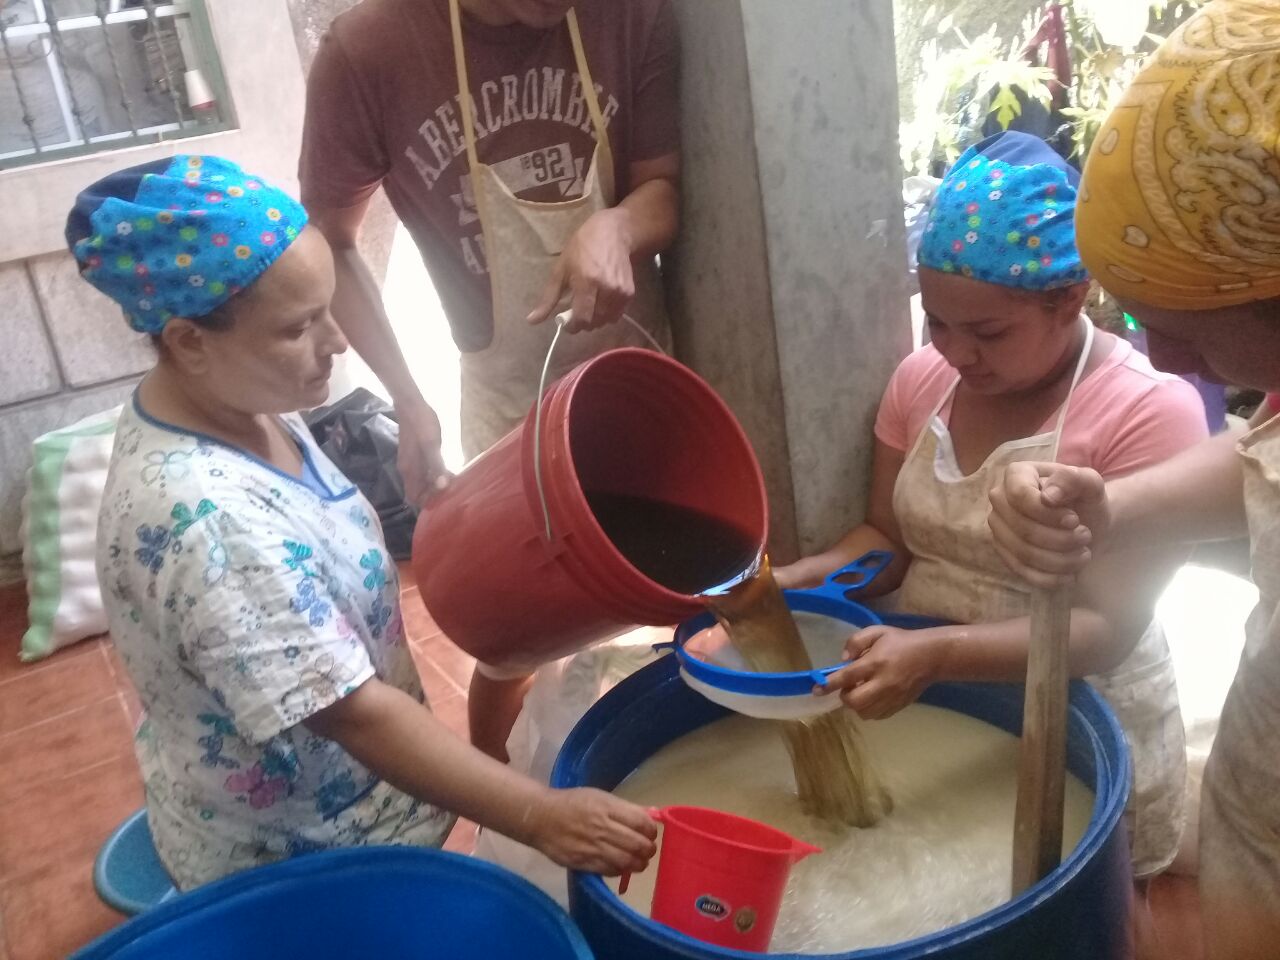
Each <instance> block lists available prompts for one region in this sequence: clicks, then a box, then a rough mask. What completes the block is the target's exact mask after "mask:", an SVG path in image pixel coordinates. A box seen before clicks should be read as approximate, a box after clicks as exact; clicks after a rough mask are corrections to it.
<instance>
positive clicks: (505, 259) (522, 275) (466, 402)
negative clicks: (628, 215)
mask: <svg viewBox="0 0 1280 960" xmlns="http://www.w3.org/2000/svg"><path fill="white" fill-rule="evenodd" d="M449 13H450V18H451V20H452V26H453V53H454V60H455V61H456V63H457V69H458V88H459V89H460V90H463V91H466V90H470V86H469V85H468V82H467V64H466V57H465V55H464V52H463V46H462V19H461V14H460V13H459V10H458V0H449ZM568 26H569V37H570V39H571V41H572V43H573V55H574V58H575V59H576V61H577V65H578V74H579V76H581V78H582V84H583V87H584V89H585V90H586V91H587V97H586V100H587V107H588V109H589V110H590V113H591V122H592V124H593V125H594V127H595V134H596V149H595V153H594V155H593V156H592V158H591V166H590V168H589V169H588V170H587V173H586V175H585V177H584V180H583V184H584V186H583V191H582V196H580V197H578V198H577V199H574V200H568V201H565V202H563V203H534V202H532V201H528V200H521V199H520V198H519V197H517V196H515V195H514V194H513V193H512V192H511V191H510V190H509V189H508V188H507V186H506V184H505V183H503V181H502V179H501V178H500V177H499V175H498V173H497V171H495V170H494V169H493V168H492V167H490V166H488V165H486V164H483V163H481V162H480V160H479V158H478V155H477V153H476V134H475V122H474V119H473V117H472V113H471V110H463V111H462V120H463V132H464V134H465V135H466V143H467V160H468V163H469V165H470V169H471V186H472V190H473V191H474V193H475V201H476V211H477V213H478V214H479V215H480V224H481V227H482V229H483V231H484V250H485V260H486V261H487V263H488V266H489V284H490V289H491V291H492V295H493V340H492V341H491V342H490V344H489V346H488V347H487V348H486V349H484V350H479V351H476V352H473V353H464V354H462V361H461V363H462V448H463V453H465V454H466V457H467V459H468V460H470V459H472V458H473V457H476V456H478V455H479V454H481V453H483V452H484V451H485V450H487V449H488V448H489V447H491V446H492V445H493V444H494V443H496V442H497V441H498V440H500V439H502V437H503V436H505V435H506V434H507V432H508V431H510V430H511V429H512V428H513V427H514V426H516V425H517V424H518V423H519V422H520V421H521V420H522V419H523V418H524V417H525V415H526V414H527V413H528V412H529V410H530V408H531V407H532V406H533V401H534V398H535V397H536V395H537V392H538V378H539V376H540V375H541V373H542V365H543V362H544V361H545V359H546V355H547V350H548V348H549V347H550V345H551V338H552V336H553V335H554V334H555V321H554V320H553V319H548V320H547V321H546V322H544V323H541V324H538V325H537V326H533V325H531V324H529V323H526V322H525V317H527V316H528V315H529V312H530V311H531V310H532V309H533V308H534V307H535V306H537V303H538V299H539V297H540V296H541V295H542V291H543V289H544V288H545V287H546V285H547V281H548V280H549V279H550V277H551V273H552V270H553V269H554V267H555V263H556V259H557V258H558V257H559V256H560V253H561V251H562V250H563V249H564V248H565V246H566V245H567V244H568V242H569V239H570V238H571V237H572V236H573V235H574V233H576V232H577V230H578V228H579V227H581V226H582V224H583V223H585V222H586V220H587V218H588V217H590V216H591V215H592V214H594V213H596V212H598V211H600V210H605V209H608V208H609V207H610V206H612V205H613V202H614V199H615V198H614V183H613V152H612V151H611V150H610V148H609V136H608V132H607V130H606V129H605V123H604V117H603V115H602V114H601V112H600V103H599V99H598V97H597V94H596V89H595V86H594V84H593V82H592V80H591V72H590V71H589V70H588V68H587V59H586V54H585V53H584V51H583V47H582V37H581V35H580V33H579V31H578V20H577V17H576V16H575V14H574V11H573V10H570V11H569V15H568ZM634 271H635V288H636V295H635V299H634V300H633V301H632V303H631V305H630V306H629V307H628V308H627V315H628V316H630V317H631V318H632V319H633V320H635V321H636V322H637V323H638V324H640V326H642V327H644V328H645V329H646V330H648V331H649V332H650V333H651V334H652V335H653V336H654V337H655V338H656V339H657V341H658V342H659V343H661V344H663V345H664V346H666V345H668V344H669V343H670V332H669V328H668V325H667V319H666V312H665V309H664V307H663V302H662V285H661V281H660V279H659V275H658V268H657V262H656V260H653V259H648V260H645V261H643V262H635V263H634ZM647 345H648V340H647V338H645V336H644V335H643V334H642V333H641V332H640V331H639V330H636V329H635V328H634V327H632V326H631V324H629V323H625V322H619V323H612V324H609V325H608V326H607V327H604V328H602V329H599V330H591V331H584V332H582V333H576V334H574V335H573V336H566V337H561V338H560V343H559V344H558V345H557V347H556V354H555V357H553V358H552V365H551V371H550V378H551V379H552V380H554V379H555V378H557V377H560V376H562V375H563V374H565V373H567V372H568V371H569V370H571V369H572V368H573V367H575V366H577V365H578V364H579V363H581V362H582V361H583V360H586V359H588V358H590V357H594V356H596V355H597V354H599V353H603V352H604V351H606V350H610V349H612V348H614V347H623V346H641V347H643V346H647Z"/></svg>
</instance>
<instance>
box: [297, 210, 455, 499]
mask: <svg viewBox="0 0 1280 960" xmlns="http://www.w3.org/2000/svg"><path fill="white" fill-rule="evenodd" d="M368 209H369V201H368V200H367V199H366V200H364V201H362V202H360V203H358V204H356V205H355V206H351V207H345V208H337V207H325V206H318V205H314V204H313V205H312V207H311V209H310V210H309V213H310V215H311V222H312V223H314V224H315V225H316V226H317V227H318V228H319V229H320V232H321V233H323V234H324V235H325V239H327V240H328V241H329V246H330V248H332V250H333V264H334V273H335V276H336V280H337V286H336V288H335V290H334V295H333V317H334V319H335V320H337V322H338V326H339V327H341V328H342V332H343V333H344V334H346V336H347V339H348V340H349V341H350V342H351V345H352V346H353V347H355V348H356V352H357V353H358V354H360V356H361V358H362V359H363V360H364V362H365V363H367V364H368V365H369V368H370V369H371V370H373V372H374V374H375V375H376V376H377V377H378V379H379V380H381V381H382V384H383V386H385V387H386V388H387V391H388V392H389V393H390V394H391V401H392V403H394V404H395V408H396V415H397V417H398V418H399V421H400V451H399V468H400V474H401V476H402V477H403V478H404V484H405V497H406V498H407V499H408V500H409V501H410V502H411V503H421V502H422V501H423V500H424V499H426V497H427V496H429V495H430V494H431V493H432V492H434V491H436V490H438V489H439V488H440V487H441V486H442V485H443V484H444V482H446V481H447V478H448V471H446V470H445V467H444V461H443V460H442V459H441V456H440V421H439V419H438V418H437V417H436V414H435V411H434V410H432V409H431V407H430V406H428V405H427V402H426V401H425V400H424V399H423V398H422V393H421V391H420V390H419V389H418V385H417V384H416V383H415V382H414V379H413V374H412V373H411V372H410V370H409V365H408V364H407V363H406V362H405V359H404V354H403V353H401V351H400V345H399V343H397V341H396V335H395V331H394V330H393V329H392V327H391V319H390V318H389V317H388V316H387V311H386V309H385V308H384V307H383V305H382V293H381V291H380V290H379V289H378V285H377V283H375V282H374V279H373V275H372V274H371V273H370V272H369V267H368V265H367V264H366V263H365V262H364V258H363V257H361V256H360V251H359V250H358V249H357V247H356V242H357V240H358V239H359V236H360V225H361V223H363V221H364V217H365V213H366V211H367V210H368Z"/></svg>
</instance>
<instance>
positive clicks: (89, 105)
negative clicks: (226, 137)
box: [0, 0, 232, 170]
mask: <svg viewBox="0 0 1280 960" xmlns="http://www.w3.org/2000/svg"><path fill="white" fill-rule="evenodd" d="M231 125H232V115H231V105H230V102H229V99H228V97H227V94H226V84H225V82H224V79H223V76H222V68H221V65H220V64H219V63H218V58H217V54H216V51H215V49H214V45H213V40H212V33H211V31H210V29H209V21H208V15H207V11H206V10H205V5H204V0H174V2H170V3H160V2H157V0H0V170H4V169H8V168H11V167H17V166H25V165H28V164H34V163H44V162H47V161H50V160H60V159H63V158H65V157H68V156H78V155H83V154H89V153H98V152H101V151H105V150H117V149H121V148H124V147H131V146H136V145H138V144H145V143H157V142H159V141H162V140H174V139H179V138H182V137H191V136H198V135H202V134H206V133H211V132H214V131H216V130H220V129H227V128H228V127H230V126H231Z"/></svg>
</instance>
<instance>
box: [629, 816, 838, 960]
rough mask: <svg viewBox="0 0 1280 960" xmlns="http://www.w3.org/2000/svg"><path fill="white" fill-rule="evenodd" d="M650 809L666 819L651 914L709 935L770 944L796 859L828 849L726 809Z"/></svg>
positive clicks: (717, 940)
mask: <svg viewBox="0 0 1280 960" xmlns="http://www.w3.org/2000/svg"><path fill="white" fill-rule="evenodd" d="M649 812H650V813H651V814H652V815H653V817H654V819H656V820H660V821H661V822H662V854H661V856H660V858H659V860H658V878H657V881H656V882H655V885H654V888H653V907H652V908H651V910H650V913H649V915H650V917H652V919H654V920H656V921H658V922H659V923H665V924H666V925H667V926H669V927H674V928H675V929H676V930H679V931H680V932H681V933H684V934H688V935H689V936H691V937H695V938H697V939H698V940H702V941H705V942H706V943H714V944H717V945H718V946H722V947H732V948H733V949H735V950H750V951H754V952H756V953H764V952H766V951H767V950H768V949H769V941H770V939H772V937H773V927H774V924H776V923H777V922H778V908H779V907H780V906H781V905H782V894H783V892H784V891H785V890H786V887H787V877H788V876H789V875H790V873H791V866H792V864H795V863H798V862H799V861H801V860H803V859H804V858H805V857H807V856H809V855H810V854H813V853H821V852H822V851H821V850H819V849H818V848H817V847H814V846H810V845H809V844H807V843H804V842H803V841H801V840H797V839H795V838H794V837H791V836H788V835H787V834H785V833H783V832H782V831H781V830H775V829H774V828H773V827H770V826H767V825H765V824H763V823H759V822H757V821H755V820H749V819H747V818H746V817H739V816H735V815H734V814H731V813H723V812H721V811H719V810H708V809H706V808H705V807H663V808H662V809H660V810H651V811H649ZM623 889H625V887H624V888H623Z"/></svg>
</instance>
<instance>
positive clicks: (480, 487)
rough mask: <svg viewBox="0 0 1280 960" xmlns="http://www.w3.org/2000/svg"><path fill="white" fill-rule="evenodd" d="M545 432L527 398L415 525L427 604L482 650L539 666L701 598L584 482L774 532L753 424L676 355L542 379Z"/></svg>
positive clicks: (682, 614)
mask: <svg viewBox="0 0 1280 960" xmlns="http://www.w3.org/2000/svg"><path fill="white" fill-rule="evenodd" d="M534 433H535V416H534V411H530V413H529V416H528V417H527V418H526V419H525V421H524V423H523V424H522V425H521V426H519V427H517V428H516V429H515V430H513V431H512V432H511V433H509V434H508V435H507V436H506V437H504V438H503V439H502V440H500V441H499V442H498V443H497V444H495V445H494V446H493V447H491V448H490V449H489V450H488V451H486V452H485V453H484V454H483V455H481V456H480V457H478V458H477V459H476V460H474V461H473V462H472V463H471V464H470V465H469V466H468V467H467V468H466V469H465V470H463V471H462V473H460V474H459V475H458V476H457V477H456V478H455V479H454V481H453V483H452V484H451V485H450V486H449V489H448V490H446V491H445V492H444V493H443V494H441V495H440V497H438V498H437V499H436V500H435V501H433V502H432V504H431V505H430V507H429V508H428V509H426V510H425V511H423V514H422V517H421V518H420V520H419V521H418V527H417V529H416V530H415V532H414V539H413V571H414V577H415V578H416V580H417V582H418V587H419V589H420V591H421V593H422V599H423V601H424V602H425V603H426V606H427V609H428V610H429V611H430V613H431V615H432V617H433V618H434V619H435V621H436V623H437V624H438V625H439V627H440V629H441V630H443V631H444V633H445V634H446V635H447V636H448V637H449V638H450V639H451V640H453V642H454V643H456V644H457V645H458V646H460V647H461V648H462V649H463V650H465V651H467V652H468V653H469V654H471V655H472V656H473V657H475V658H476V659H477V660H480V661H481V662H483V663H486V664H489V665H491V666H495V667H502V668H506V669H533V668H534V667H537V666H538V665H540V664H543V663H547V662H549V661H551V660H555V659H558V658H560V657H563V656H566V655H567V654H569V653H572V652H573V651H575V650H578V649H581V648H582V647H584V646H586V645H588V644H590V643H593V642H595V641H597V640H602V639H605V638H607V637H611V636H616V635H617V634H619V633H622V632H624V631H626V630H628V629H631V628H632V627H634V626H636V625H637V624H644V625H650V626H662V625H667V624H673V623H678V622H679V621H681V620H684V619H686V618H688V617H689V616H692V615H693V614H695V613H698V612H700V611H701V610H702V609H703V606H702V604H701V602H700V601H699V600H698V599H697V598H696V597H694V596H690V595H687V594H683V593H678V592H676V591H674V590H670V589H668V588H666V587H664V586H663V585H662V584H659V583H657V582H655V581H653V580H651V579H649V577H647V576H646V575H645V574H643V573H641V572H640V570H638V569H637V568H636V567H635V566H634V565H633V564H632V563H631V562H630V561H629V560H628V559H627V557H626V556H624V555H623V553H622V552H621V551H620V550H619V549H618V548H617V547H616V546H615V545H614V543H613V542H612V541H611V540H610V539H609V537H608V536H607V535H606V534H605V532H604V530H603V529H602V528H601V526H600V524H599V522H597V520H596V517H595V515H594V514H593V513H592V510H591V507H590V505H589V504H588V502H587V498H586V495H585V493H584V491H592V492H597V493H598V492H603V493H607V494H612V495H622V496H635V497H643V498H646V499H648V500H654V501H660V502H662V503H665V504H671V505H674V506H677V507H683V508H687V509H689V510H693V511H696V512H697V513H700V514H702V515H704V516H707V517H710V518H714V519H715V520H718V521H720V522H722V523H724V524H725V525H727V526H729V527H731V528H733V529H734V530H736V531H738V532H739V533H740V534H741V535H742V537H743V538H744V540H749V541H750V542H752V543H756V544H759V545H760V546H761V547H763V545H764V543H765V539H766V536H767V531H768V528H769V516H768V503H767V500H766V496H765V488H764V479H763V477H762V476H761V473H760V465H759V463H757V461H756V458H755V454H754V452H753V451H752V449H751V445H750V443H749V442H748V441H747V438H746V435H745V434H744V433H743V432H742V428H741V427H740V426H739V425H738V422H737V421H736V420H735V419H734V417H733V414H732V413H730V412H729V408H728V407H727V406H725V404H724V401H722V400H721V399H720V398H719V397H718V396H716V394H715V392H714V391H713V390H712V389H711V387H709V386H708V385H707V384H706V383H705V382H704V381H703V380H701V379H700V378H699V377H698V376H697V375H696V374H694V373H693V372H692V371H691V370H689V369H688V368H687V367H685V366H683V365H681V364H679V363H677V362H676V361H674V360H671V359H670V358H668V357H665V356H663V355H661V354H658V353H654V352H651V351H648V350H640V349H635V348H627V349H621V350H612V351H609V352H608V353H604V354H601V355H600V356H598V357H595V358H593V359H591V360H588V361H587V362H585V363H583V364H580V365H579V366H577V367H576V368H574V369H573V370H572V371H570V372H569V373H568V374H566V375H565V376H564V377H562V378H561V379H560V380H559V381H557V382H556V383H554V384H552V385H551V386H550V387H548V388H547V391H546V394H545V395H544V397H543V398H542V424H541V438H540V444H535V443H534ZM535 446H540V451H539V454H540V460H541V464H542V471H541V479H542V490H543V491H544V493H545V497H546V509H545V513H544V505H543V498H542V496H541V495H540V493H539V489H538V482H537V475H536V471H535V469H534V463H535V460H534V455H535ZM548 525H549V527H550V530H551V535H550V537H548V535H547V528H548Z"/></svg>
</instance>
